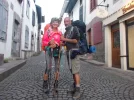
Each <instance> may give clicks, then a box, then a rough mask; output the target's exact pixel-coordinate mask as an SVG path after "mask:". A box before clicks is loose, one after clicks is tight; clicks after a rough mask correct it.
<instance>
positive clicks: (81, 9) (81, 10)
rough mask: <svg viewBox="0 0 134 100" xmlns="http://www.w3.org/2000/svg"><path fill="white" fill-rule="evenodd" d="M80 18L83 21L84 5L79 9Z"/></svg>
mask: <svg viewBox="0 0 134 100" xmlns="http://www.w3.org/2000/svg"><path fill="white" fill-rule="evenodd" d="M79 19H80V20H81V21H83V6H81V7H80V9H79Z"/></svg>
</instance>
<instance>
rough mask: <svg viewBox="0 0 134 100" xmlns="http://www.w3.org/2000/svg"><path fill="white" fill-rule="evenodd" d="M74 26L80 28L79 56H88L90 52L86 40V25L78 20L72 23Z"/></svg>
mask: <svg viewBox="0 0 134 100" xmlns="http://www.w3.org/2000/svg"><path fill="white" fill-rule="evenodd" d="M72 26H75V27H77V28H78V30H79V33H80V40H79V43H78V45H79V54H86V53H87V52H88V45H87V39H86V25H85V23H84V22H83V21H80V20H76V21H74V22H72Z"/></svg>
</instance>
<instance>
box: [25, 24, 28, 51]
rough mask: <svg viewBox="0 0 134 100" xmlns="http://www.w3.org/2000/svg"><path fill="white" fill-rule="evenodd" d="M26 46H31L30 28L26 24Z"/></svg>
mask: <svg viewBox="0 0 134 100" xmlns="http://www.w3.org/2000/svg"><path fill="white" fill-rule="evenodd" d="M25 48H26V49H28V48H29V28H28V26H26V28H25Z"/></svg>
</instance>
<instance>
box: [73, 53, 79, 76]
mask: <svg viewBox="0 0 134 100" xmlns="http://www.w3.org/2000/svg"><path fill="white" fill-rule="evenodd" d="M71 65H72V66H71V67H72V68H71V71H72V74H76V73H79V72H80V55H77V56H76V58H74V59H71Z"/></svg>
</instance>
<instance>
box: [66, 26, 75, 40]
mask: <svg viewBox="0 0 134 100" xmlns="http://www.w3.org/2000/svg"><path fill="white" fill-rule="evenodd" d="M73 29H74V27H73V26H72V27H71V30H70V32H69V34H67V35H66V38H69V39H71V34H72V33H73Z"/></svg>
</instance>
